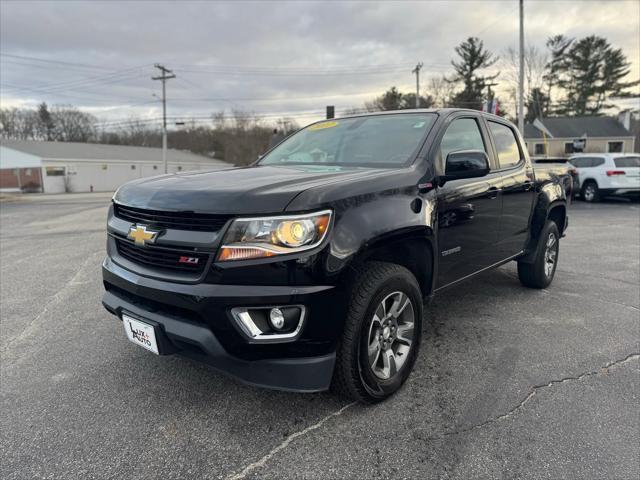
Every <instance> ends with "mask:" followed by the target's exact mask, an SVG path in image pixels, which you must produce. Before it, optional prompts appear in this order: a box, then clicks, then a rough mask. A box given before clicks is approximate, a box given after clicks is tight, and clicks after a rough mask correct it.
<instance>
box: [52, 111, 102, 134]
mask: <svg viewBox="0 0 640 480" xmlns="http://www.w3.org/2000/svg"><path fill="white" fill-rule="evenodd" d="M51 120H52V122H53V125H54V126H53V138H52V139H53V140H57V141H61V142H90V141H92V140H95V138H96V127H95V125H96V123H97V121H98V119H97V118H96V117H94V116H93V115H91V114H90V113H86V112H82V111H80V110H78V109H77V108H75V107H71V106H55V107H53V109H52V112H51Z"/></svg>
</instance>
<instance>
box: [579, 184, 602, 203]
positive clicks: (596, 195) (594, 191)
mask: <svg viewBox="0 0 640 480" xmlns="http://www.w3.org/2000/svg"><path fill="white" fill-rule="evenodd" d="M580 196H581V197H582V200H584V201H585V202H588V203H596V202H599V201H600V189H599V188H598V184H597V183H596V182H594V181H593V180H588V181H586V182H585V184H584V185H583V186H582V190H581V191H580Z"/></svg>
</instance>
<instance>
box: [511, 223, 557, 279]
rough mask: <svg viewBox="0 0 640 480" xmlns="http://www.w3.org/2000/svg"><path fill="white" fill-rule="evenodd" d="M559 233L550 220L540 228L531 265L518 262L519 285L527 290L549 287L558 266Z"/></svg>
mask: <svg viewBox="0 0 640 480" xmlns="http://www.w3.org/2000/svg"><path fill="white" fill-rule="evenodd" d="M559 252H560V232H559V230H558V226H557V225H556V224H555V222H553V221H552V220H547V223H546V224H545V225H544V227H543V228H542V231H541V232H540V236H539V237H538V244H537V245H536V251H535V256H534V259H533V262H532V263H525V262H518V278H519V279H520V283H522V285H524V286H525V287H529V288H547V287H548V286H549V285H551V282H552V281H553V277H554V275H555V273H556V267H557V266H558V256H559Z"/></svg>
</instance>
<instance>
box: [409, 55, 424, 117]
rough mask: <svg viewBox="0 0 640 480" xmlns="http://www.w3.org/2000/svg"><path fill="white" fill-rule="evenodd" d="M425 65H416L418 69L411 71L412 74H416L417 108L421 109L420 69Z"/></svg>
mask: <svg viewBox="0 0 640 480" xmlns="http://www.w3.org/2000/svg"><path fill="white" fill-rule="evenodd" d="M423 65H424V64H423V63H422V62H420V63H418V64H417V65H416V68H414V69H413V70H411V73H415V74H416V108H420V69H421V68H422V67H423Z"/></svg>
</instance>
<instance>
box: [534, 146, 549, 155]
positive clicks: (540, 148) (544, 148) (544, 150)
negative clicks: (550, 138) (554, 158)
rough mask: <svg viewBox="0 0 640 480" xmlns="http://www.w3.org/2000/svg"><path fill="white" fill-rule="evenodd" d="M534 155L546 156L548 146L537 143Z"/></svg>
mask: <svg viewBox="0 0 640 480" xmlns="http://www.w3.org/2000/svg"><path fill="white" fill-rule="evenodd" d="M533 154H534V155H546V154H547V146H546V145H545V144H544V143H536V144H535V147H534V152H533Z"/></svg>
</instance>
